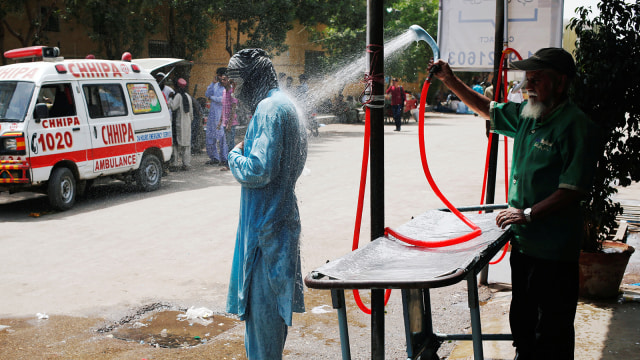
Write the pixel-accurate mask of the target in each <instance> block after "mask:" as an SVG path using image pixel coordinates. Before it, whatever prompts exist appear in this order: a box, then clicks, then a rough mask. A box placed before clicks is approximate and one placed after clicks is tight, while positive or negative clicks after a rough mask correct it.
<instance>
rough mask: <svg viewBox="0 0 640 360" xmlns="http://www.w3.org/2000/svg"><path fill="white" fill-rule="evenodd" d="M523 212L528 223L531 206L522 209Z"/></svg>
mask: <svg viewBox="0 0 640 360" xmlns="http://www.w3.org/2000/svg"><path fill="white" fill-rule="evenodd" d="M523 213H524V218H525V219H526V220H527V222H528V223H530V222H531V208H526V209H524V211H523Z"/></svg>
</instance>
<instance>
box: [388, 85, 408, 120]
mask: <svg viewBox="0 0 640 360" xmlns="http://www.w3.org/2000/svg"><path fill="white" fill-rule="evenodd" d="M387 94H388V95H390V96H391V110H392V112H393V121H394V122H395V124H396V129H395V130H394V131H400V126H401V125H402V108H403V107H404V100H405V96H404V89H403V88H402V86H400V85H398V78H393V79H392V80H391V86H389V88H387Z"/></svg>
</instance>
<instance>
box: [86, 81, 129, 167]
mask: <svg viewBox="0 0 640 360" xmlns="http://www.w3.org/2000/svg"><path fill="white" fill-rule="evenodd" d="M82 92H83V94H84V101H85V103H86V105H87V113H88V116H89V128H90V130H89V131H90V132H91V143H92V151H91V156H90V160H91V162H92V164H93V165H92V166H93V168H92V169H93V172H94V173H95V174H96V176H101V175H109V174H117V173H122V172H126V171H129V170H131V169H133V168H134V166H135V165H136V161H137V159H136V151H135V150H136V149H135V147H136V143H135V133H134V128H133V124H132V120H131V116H130V115H129V109H128V108H127V105H126V98H125V95H124V89H123V88H122V85H121V84H120V83H119V82H103V83H84V82H83V84H82Z"/></svg>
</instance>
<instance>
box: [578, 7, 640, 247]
mask: <svg viewBox="0 0 640 360" xmlns="http://www.w3.org/2000/svg"><path fill="white" fill-rule="evenodd" d="M598 9H599V10H600V14H599V15H598V16H596V17H593V18H592V19H589V16H590V14H591V11H590V10H589V9H586V8H584V7H581V8H579V9H578V12H577V14H578V17H577V18H573V19H571V22H570V25H569V28H571V29H573V30H574V31H575V32H576V35H577V41H576V50H575V54H574V55H575V59H576V65H577V67H578V75H577V77H576V81H575V82H574V84H573V87H572V98H573V100H574V102H576V104H577V105H578V106H580V108H582V110H583V111H585V112H586V113H587V114H588V115H589V116H590V117H591V118H592V119H593V120H594V121H595V122H596V123H597V124H598V125H599V126H600V131H601V134H602V143H601V144H600V145H601V146H603V150H604V151H603V152H602V156H601V157H600V158H599V160H598V169H597V172H596V176H595V178H594V185H593V189H592V191H591V193H590V196H589V198H588V200H587V201H586V202H585V206H584V209H585V229H586V236H585V241H584V243H583V249H584V250H585V251H597V250H599V249H600V248H601V242H602V241H603V240H605V239H606V238H607V237H608V236H609V235H610V233H611V232H612V231H613V230H614V228H615V220H616V216H617V215H618V214H620V213H621V212H622V207H621V206H620V203H616V202H614V201H612V199H611V195H613V194H615V193H616V192H617V190H616V188H615V187H616V186H628V185H630V184H631V183H632V182H635V181H638V180H640V136H639V123H640V61H639V60H638V57H639V54H640V35H639V34H640V1H637V0H636V3H635V4H630V3H626V2H625V1H623V0H605V1H601V2H600V3H599V4H598Z"/></svg>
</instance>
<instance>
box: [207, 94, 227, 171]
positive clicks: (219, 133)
mask: <svg viewBox="0 0 640 360" xmlns="http://www.w3.org/2000/svg"><path fill="white" fill-rule="evenodd" d="M223 95H224V86H222V84H220V83H219V82H215V83H211V85H209V87H207V91H205V94H204V96H206V97H207V99H209V100H210V101H211V102H210V103H209V116H208V117H207V131H206V138H205V140H206V149H207V155H209V159H211V161H217V162H222V163H224V162H226V161H227V141H226V139H225V136H224V129H222V128H221V127H220V126H219V125H220V121H221V117H222V96H223Z"/></svg>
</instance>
